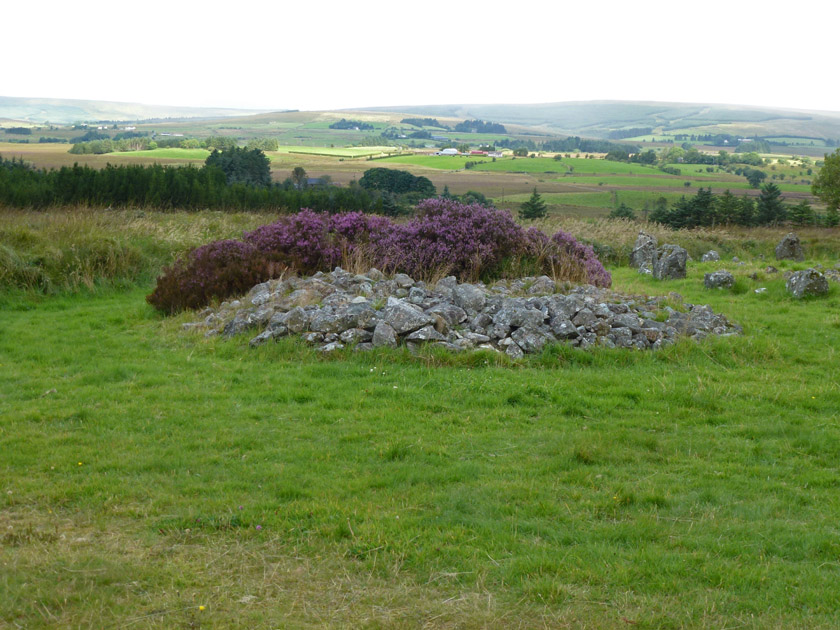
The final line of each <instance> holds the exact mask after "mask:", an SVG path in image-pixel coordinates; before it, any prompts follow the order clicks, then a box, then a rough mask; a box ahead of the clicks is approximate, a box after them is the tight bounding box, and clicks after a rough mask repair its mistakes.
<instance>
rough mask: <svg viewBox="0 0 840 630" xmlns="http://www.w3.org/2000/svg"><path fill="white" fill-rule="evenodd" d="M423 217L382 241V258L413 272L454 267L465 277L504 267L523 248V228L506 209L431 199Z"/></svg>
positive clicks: (420, 273)
mask: <svg viewBox="0 0 840 630" xmlns="http://www.w3.org/2000/svg"><path fill="white" fill-rule="evenodd" d="M417 213H418V214H417V217H416V218H414V219H412V220H411V221H408V222H407V223H405V224H403V225H397V226H394V229H393V230H392V231H391V233H390V235H388V236H386V237H385V239H384V240H383V242H382V249H381V255H382V256H383V258H384V259H383V260H379V261H378V262H379V264H380V265H381V266H382V267H383V268H384V269H388V270H394V271H396V270H400V271H403V272H405V273H407V274H409V275H411V276H416V277H423V276H426V275H429V274H430V273H436V272H437V273H451V274H453V275H456V276H459V277H461V278H464V279H475V278H478V277H479V276H480V275H488V274H493V273H494V272H498V271H499V267H500V265H501V263H502V262H503V260H504V259H506V258H509V257H512V256H515V255H517V254H518V253H519V252H520V250H521V249H522V244H523V230H522V228H521V227H519V225H517V224H516V222H515V221H514V220H513V218H512V217H511V216H510V215H509V214H507V213H505V212H499V211H498V210H493V209H490V208H486V207H484V206H481V205H479V204H470V205H466V204H462V203H459V202H457V201H453V200H450V199H427V200H425V201H422V202H421V203H420V204H418V206H417Z"/></svg>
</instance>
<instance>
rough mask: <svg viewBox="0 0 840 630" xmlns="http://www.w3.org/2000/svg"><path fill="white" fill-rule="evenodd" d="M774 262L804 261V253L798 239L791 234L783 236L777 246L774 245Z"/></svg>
mask: <svg viewBox="0 0 840 630" xmlns="http://www.w3.org/2000/svg"><path fill="white" fill-rule="evenodd" d="M776 260H796V261H798V262H802V261H803V260H805V252H803V251H802V243H800V242H799V237H798V236H797V235H796V234H794V233H793V232H791V233H789V234H785V235H784V236H783V237H782V240H781V241H779V244H778V245H776Z"/></svg>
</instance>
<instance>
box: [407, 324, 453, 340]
mask: <svg viewBox="0 0 840 630" xmlns="http://www.w3.org/2000/svg"><path fill="white" fill-rule="evenodd" d="M406 341H446V337H444V336H443V335H441V334H440V333H439V332H438V331H437V330H435V328H434V326H423V328H420V329H419V330H415V331H414V332H413V333H411V334H410V335H408V336H407V337H406Z"/></svg>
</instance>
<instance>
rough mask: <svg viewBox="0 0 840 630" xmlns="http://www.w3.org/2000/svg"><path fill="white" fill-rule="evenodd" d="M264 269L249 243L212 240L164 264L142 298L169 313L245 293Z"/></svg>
mask: <svg viewBox="0 0 840 630" xmlns="http://www.w3.org/2000/svg"><path fill="white" fill-rule="evenodd" d="M265 270H266V264H265V262H264V260H263V259H262V257H261V256H260V255H259V252H258V250H257V249H256V248H255V247H254V246H253V245H251V244H250V243H243V242H241V241H235V240H223V241H215V242H213V243H209V244H208V245H202V246H201V247H198V248H196V249H194V250H193V251H191V252H190V253H189V254H188V255H187V257H186V258H185V259H184V258H181V259H179V260H177V261H176V262H175V263H174V264H173V265H172V266H171V267H164V269H163V274H162V275H161V276H160V277H159V278H158V280H157V286H155V290H154V291H153V292H152V294H151V295H149V296H148V297H147V298H146V299H147V301H148V302H149V303H150V304H151V305H152V306H154V307H155V308H157V309H158V310H161V311H166V312H169V313H174V312H177V311H180V310H184V309H188V308H198V307H201V306H204V305H206V304H208V303H209V302H210V301H211V300H212V299H213V298H221V299H224V298H226V297H228V296H230V295H236V294H238V293H245V292H246V291H248V290H249V289H250V288H251V287H252V286H254V285H255V284H258V283H260V282H262V281H263V279H264V276H265V275H266V272H265Z"/></svg>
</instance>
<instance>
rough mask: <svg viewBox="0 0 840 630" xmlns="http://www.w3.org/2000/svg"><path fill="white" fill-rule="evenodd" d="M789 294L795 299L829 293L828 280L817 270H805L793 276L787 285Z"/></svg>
mask: <svg viewBox="0 0 840 630" xmlns="http://www.w3.org/2000/svg"><path fill="white" fill-rule="evenodd" d="M785 288H786V289H787V290H788V293H791V294H793V297H795V298H803V297H806V296H811V295H825V294H826V293H828V280H826V278H825V276H824V275H823V274H821V273H820V272H819V271H817V270H816V269H805V270H804V271H796V272H794V273H793V274H791V276H790V278H788V280H787V283H785Z"/></svg>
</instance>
